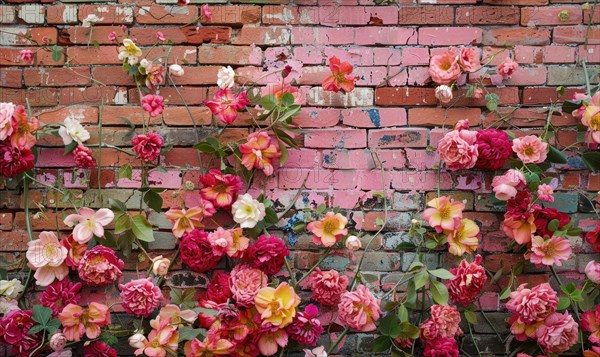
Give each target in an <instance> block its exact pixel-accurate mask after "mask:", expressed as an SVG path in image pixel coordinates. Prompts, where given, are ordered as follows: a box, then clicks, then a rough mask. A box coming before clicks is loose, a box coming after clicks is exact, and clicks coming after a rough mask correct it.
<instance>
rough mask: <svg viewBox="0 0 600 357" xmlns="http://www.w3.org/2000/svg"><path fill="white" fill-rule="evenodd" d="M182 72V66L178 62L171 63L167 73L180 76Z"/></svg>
mask: <svg viewBox="0 0 600 357" xmlns="http://www.w3.org/2000/svg"><path fill="white" fill-rule="evenodd" d="M184 73H185V72H184V71H183V68H182V67H181V66H180V65H178V64H172V65H171V66H169V74H171V75H172V76H173V77H181V76H183V74H184Z"/></svg>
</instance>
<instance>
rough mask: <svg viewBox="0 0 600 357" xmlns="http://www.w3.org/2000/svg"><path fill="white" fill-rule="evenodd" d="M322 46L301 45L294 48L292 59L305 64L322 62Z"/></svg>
mask: <svg viewBox="0 0 600 357" xmlns="http://www.w3.org/2000/svg"><path fill="white" fill-rule="evenodd" d="M324 58H325V57H324V56H323V50H322V47H320V46H319V47H315V46H302V47H295V48H294V59H297V60H298V61H300V62H302V63H303V64H305V65H309V64H322V63H324V62H323V61H324Z"/></svg>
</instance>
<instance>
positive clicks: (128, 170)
mask: <svg viewBox="0 0 600 357" xmlns="http://www.w3.org/2000/svg"><path fill="white" fill-rule="evenodd" d="M132 174H133V168H132V167H131V165H129V164H125V165H123V166H121V167H119V178H120V179H122V178H126V179H129V180H131V175H132Z"/></svg>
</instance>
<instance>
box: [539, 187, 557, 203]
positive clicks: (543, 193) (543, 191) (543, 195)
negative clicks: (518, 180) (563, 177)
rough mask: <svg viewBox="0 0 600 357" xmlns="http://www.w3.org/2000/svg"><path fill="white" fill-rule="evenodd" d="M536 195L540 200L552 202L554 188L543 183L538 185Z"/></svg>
mask: <svg viewBox="0 0 600 357" xmlns="http://www.w3.org/2000/svg"><path fill="white" fill-rule="evenodd" d="M537 195H538V199H539V200H540V201H546V202H554V189H552V186H550V185H547V184H545V183H543V184H541V185H539V186H538V189H537Z"/></svg>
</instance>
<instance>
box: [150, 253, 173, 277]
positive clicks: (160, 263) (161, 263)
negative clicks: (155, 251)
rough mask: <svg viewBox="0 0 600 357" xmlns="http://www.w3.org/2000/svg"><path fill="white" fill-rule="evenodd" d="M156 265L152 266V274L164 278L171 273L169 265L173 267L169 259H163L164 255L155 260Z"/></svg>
mask: <svg viewBox="0 0 600 357" xmlns="http://www.w3.org/2000/svg"><path fill="white" fill-rule="evenodd" d="M153 261H154V263H153V264H152V272H153V273H154V275H157V276H164V275H166V274H167V272H168V271H169V265H171V261H170V260H169V259H167V258H163V257H162V255H159V256H158V257H156V258H154V259H153Z"/></svg>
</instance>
